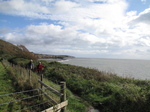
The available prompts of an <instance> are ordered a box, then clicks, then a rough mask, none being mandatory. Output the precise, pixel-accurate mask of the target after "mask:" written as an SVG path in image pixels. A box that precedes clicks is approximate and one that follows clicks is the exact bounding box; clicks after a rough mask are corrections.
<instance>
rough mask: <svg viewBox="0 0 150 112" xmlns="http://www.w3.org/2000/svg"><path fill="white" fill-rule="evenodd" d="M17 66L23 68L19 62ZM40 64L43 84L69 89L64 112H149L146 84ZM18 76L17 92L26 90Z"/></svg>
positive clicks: (92, 71)
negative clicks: (92, 110) (92, 111)
mask: <svg viewBox="0 0 150 112" xmlns="http://www.w3.org/2000/svg"><path fill="white" fill-rule="evenodd" d="M17 61H19V60H17ZM20 62H21V63H22V66H25V65H24V62H23V61H20ZM26 62H27V61H26ZM16 63H17V62H16ZM42 63H43V64H44V65H45V66H46V67H45V68H44V76H45V79H44V82H45V83H46V84H47V85H50V86H52V87H54V88H57V89H58V90H59V89H60V88H59V85H58V84H59V82H60V81H65V82H66V84H67V88H68V89H69V90H67V100H68V101H69V105H68V106H67V112H77V111H79V112H86V111H87V110H86V109H87V107H89V104H90V105H92V106H94V107H95V108H97V109H99V110H100V111H101V112H149V110H150V106H149V105H150V81H149V80H135V79H131V78H123V77H119V76H117V75H116V74H111V73H106V72H101V71H98V70H95V69H91V68H84V67H79V66H73V65H68V64H61V63H58V62H50V63H47V62H45V61H42ZM9 69H10V68H9ZM10 70H11V69H10ZM11 74H13V72H11ZM18 76H19V75H17V78H16V80H17V83H19V82H20V83H21V84H19V85H22V86H21V88H24V89H25V88H28V87H29V86H28V83H27V82H28V81H27V80H25V81H24V84H22V81H20V80H22V79H23V78H21V77H18ZM35 77H36V76H35ZM25 79H26V78H25ZM27 79H28V78H27ZM34 79H36V78H34ZM33 83H34V81H33ZM33 85H35V84H30V87H31V88H33V87H36V86H33ZM72 93H73V94H75V95H73V94H72ZM54 97H55V96H54ZM54 99H55V98H54ZM56 100H57V98H56Z"/></svg>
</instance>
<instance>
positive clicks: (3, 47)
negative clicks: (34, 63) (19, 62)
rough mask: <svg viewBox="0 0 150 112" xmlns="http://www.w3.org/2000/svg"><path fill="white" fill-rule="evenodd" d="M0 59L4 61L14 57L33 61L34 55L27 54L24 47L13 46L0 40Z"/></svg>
mask: <svg viewBox="0 0 150 112" xmlns="http://www.w3.org/2000/svg"><path fill="white" fill-rule="evenodd" d="M0 57H2V58H6V59H11V58H14V57H17V58H27V59H35V56H34V54H33V53H31V52H29V51H28V49H27V48H26V47H25V46H23V45H18V46H15V45H13V44H11V43H9V42H6V41H4V40H2V39H0Z"/></svg>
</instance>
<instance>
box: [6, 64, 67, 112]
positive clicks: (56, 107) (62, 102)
mask: <svg viewBox="0 0 150 112" xmlns="http://www.w3.org/2000/svg"><path fill="white" fill-rule="evenodd" d="M10 65H11V66H12V67H13V68H15V70H16V72H17V74H20V75H22V74H24V73H25V74H29V75H24V76H23V77H24V78H25V76H27V78H29V82H30V81H31V78H32V77H31V76H32V74H33V72H32V71H31V70H29V69H24V68H22V67H20V66H17V65H13V64H10V63H8V62H7V63H6V62H5V66H10ZM37 83H39V84H40V85H41V86H40V88H38V89H39V91H40V92H41V94H44V96H45V97H46V98H47V99H48V100H49V101H50V102H51V104H53V105H52V106H51V107H50V108H47V109H45V110H43V111H42V112H58V111H60V112H65V111H66V106H67V105H68V101H67V100H66V83H65V82H60V91H58V90H56V89H54V88H52V87H50V86H48V85H46V84H45V83H44V82H43V74H40V80H38V82H37ZM45 88H46V90H48V91H49V92H52V93H53V94H55V95H57V96H58V97H59V102H57V101H55V100H54V99H53V98H51V96H50V95H49V94H48V93H47V92H46V91H44V90H45Z"/></svg>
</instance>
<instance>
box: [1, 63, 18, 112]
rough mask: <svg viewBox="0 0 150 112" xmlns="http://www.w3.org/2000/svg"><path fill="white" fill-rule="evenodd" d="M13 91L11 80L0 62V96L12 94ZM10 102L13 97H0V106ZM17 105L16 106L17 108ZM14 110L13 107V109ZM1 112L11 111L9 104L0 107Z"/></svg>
mask: <svg viewBox="0 0 150 112" xmlns="http://www.w3.org/2000/svg"><path fill="white" fill-rule="evenodd" d="M13 92H15V89H14V87H13V85H12V80H11V79H10V77H9V76H8V73H7V71H6V69H5V68H4V66H3V65H2V63H1V62H0V95H3V94H8V93H13ZM11 100H15V99H14V97H13V96H1V97H0V104H2V103H6V102H10V101H11ZM17 106H18V105H16V107H17ZM14 108H15V107H14ZM0 111H1V112H6V111H12V105H11V104H9V105H8V104H5V105H2V106H0Z"/></svg>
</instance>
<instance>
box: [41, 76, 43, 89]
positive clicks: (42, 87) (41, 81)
mask: <svg viewBox="0 0 150 112" xmlns="http://www.w3.org/2000/svg"><path fill="white" fill-rule="evenodd" d="M42 81H43V74H41V82H42ZM42 88H43V85H42V84H41V89H42Z"/></svg>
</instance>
